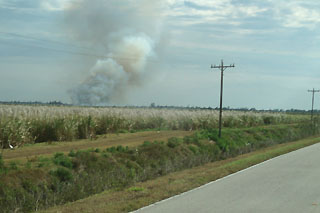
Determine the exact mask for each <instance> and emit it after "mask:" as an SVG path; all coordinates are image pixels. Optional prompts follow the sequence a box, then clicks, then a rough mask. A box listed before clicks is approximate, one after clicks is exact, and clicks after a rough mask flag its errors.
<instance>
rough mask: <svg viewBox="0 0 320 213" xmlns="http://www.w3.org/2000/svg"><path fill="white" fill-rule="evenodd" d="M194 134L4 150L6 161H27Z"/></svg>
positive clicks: (125, 137)
mask: <svg viewBox="0 0 320 213" xmlns="http://www.w3.org/2000/svg"><path fill="white" fill-rule="evenodd" d="M191 134H193V132H192V131H146V132H138V133H122V134H108V135H104V136H101V137H99V138H98V139H97V140H88V139H86V140H79V141H72V142H52V143H40V144H34V145H27V146H25V147H21V148H18V149H15V150H8V149H6V150H3V159H4V160H5V161H12V160H15V161H16V160H18V161H25V160H28V159H30V158H33V157H35V156H38V155H41V156H46V155H52V154H54V153H56V152H64V153H67V152H70V151H71V150H75V151H76V150H84V149H89V148H100V149H105V148H108V147H111V146H118V145H122V146H129V147H130V146H138V145H140V144H142V143H143V142H144V141H154V140H158V141H167V140H168V138H170V137H184V136H187V135H191Z"/></svg>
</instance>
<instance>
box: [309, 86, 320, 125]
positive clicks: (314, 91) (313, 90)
mask: <svg viewBox="0 0 320 213" xmlns="http://www.w3.org/2000/svg"><path fill="white" fill-rule="evenodd" d="M308 92H312V109H311V122H312V121H313V106H314V93H316V92H320V90H315V89H314V88H313V89H312V90H308Z"/></svg>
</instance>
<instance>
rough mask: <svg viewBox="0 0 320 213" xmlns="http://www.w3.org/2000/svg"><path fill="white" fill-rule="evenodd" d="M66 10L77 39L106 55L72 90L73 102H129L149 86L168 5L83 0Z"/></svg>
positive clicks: (68, 26) (139, 0) (68, 24)
mask: <svg viewBox="0 0 320 213" xmlns="http://www.w3.org/2000/svg"><path fill="white" fill-rule="evenodd" d="M74 2H75V3H74V4H73V5H71V7H70V8H68V9H67V10H66V18H65V23H66V29H67V30H68V32H69V33H70V35H71V36H72V38H73V39H76V40H77V41H78V42H81V44H82V45H86V46H90V47H91V48H93V49H94V50H95V51H96V52H97V53H98V54H99V55H105V56H106V57H105V58H100V59H98V60H97V61H96V63H95V64H94V65H93V67H92V68H91V69H89V71H88V74H87V76H86V77H85V79H84V80H83V81H82V82H81V83H80V84H79V85H77V86H76V87H74V88H73V89H71V90H70V91H69V92H70V95H71V100H72V102H73V104H80V105H100V104H105V103H124V102H125V97H126V94H127V92H128V91H129V90H131V89H132V88H134V87H138V86H141V85H143V81H144V77H145V74H146V67H147V64H148V61H149V60H150V59H152V58H154V57H156V56H157V54H156V52H155V46H156V45H157V43H158V41H159V38H160V34H161V23H162V15H161V10H162V8H163V4H162V2H161V1H158V2H154V1H150V0H81V1H74Z"/></svg>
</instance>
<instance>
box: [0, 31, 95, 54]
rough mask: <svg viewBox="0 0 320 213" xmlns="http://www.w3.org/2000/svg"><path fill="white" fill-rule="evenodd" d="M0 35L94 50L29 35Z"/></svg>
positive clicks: (0, 32)
mask: <svg viewBox="0 0 320 213" xmlns="http://www.w3.org/2000/svg"><path fill="white" fill-rule="evenodd" d="M0 34H4V35H9V36H15V37H19V38H24V39H28V40H34V41H41V42H47V43H48V42H49V43H56V44H59V45H63V46H70V47H75V48H79V49H86V50H92V49H90V48H88V47H82V46H78V45H74V44H70V43H65V42H61V41H56V40H49V39H43V38H38V37H33V36H28V35H22V34H18V33H12V32H4V31H0Z"/></svg>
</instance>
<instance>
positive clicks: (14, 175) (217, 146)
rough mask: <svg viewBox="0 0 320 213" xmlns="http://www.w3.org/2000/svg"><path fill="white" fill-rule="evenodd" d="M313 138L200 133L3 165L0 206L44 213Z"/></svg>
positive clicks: (281, 132) (291, 131)
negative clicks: (270, 147) (97, 196)
mask: <svg viewBox="0 0 320 213" xmlns="http://www.w3.org/2000/svg"><path fill="white" fill-rule="evenodd" d="M312 134H313V131H312V129H311V128H310V126H309V125H303V124H298V125H277V126H269V127H255V128H244V129H225V130H224V131H223V138H221V139H219V138H218V137H217V131H216V130H202V131H199V132H196V133H195V134H194V135H192V136H186V137H184V138H183V139H178V138H170V139H169V140H168V142H167V143H164V142H161V141H159V142H157V141H155V142H148V141H146V142H145V143H144V144H142V145H139V146H137V147H132V148H129V147H123V146H117V147H111V148H107V149H105V150H101V149H91V150H87V151H77V152H73V151H71V152H70V153H69V154H68V155H65V154H63V153H56V154H55V155H54V157H52V158H38V159H34V161H28V162H27V163H26V165H25V167H26V168H17V166H16V165H15V164H11V163H9V165H8V164H7V165H3V163H2V164H0V168H1V170H2V174H1V175H0V206H1V207H2V209H1V210H2V211H3V212H10V211H20V212H28V211H34V210H38V209H43V208H48V207H50V206H53V205H61V204H63V203H66V202H72V201H75V200H79V199H82V198H85V197H88V196H90V195H93V194H97V193H100V192H102V191H104V190H115V189H117V190H119V189H124V188H126V187H130V186H132V185H134V184H135V183H138V182H143V181H148V180H152V179H155V178H158V177H160V176H164V175H167V174H170V173H172V172H176V171H181V170H183V169H188V168H192V167H195V166H200V165H204V164H206V163H209V162H214V161H219V160H224V159H228V158H231V157H235V156H238V155H240V154H244V153H248V152H252V151H255V150H259V149H262V148H264V147H268V146H271V145H276V144H280V143H285V142H289V141H294V140H298V139H301V138H305V137H308V136H310V135H312ZM208 139H209V140H208ZM146 183H147V182H146ZM191 185H192V184H191ZM139 190H140V189H139V188H132V189H131V190H129V191H139ZM141 191H144V190H141Z"/></svg>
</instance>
